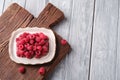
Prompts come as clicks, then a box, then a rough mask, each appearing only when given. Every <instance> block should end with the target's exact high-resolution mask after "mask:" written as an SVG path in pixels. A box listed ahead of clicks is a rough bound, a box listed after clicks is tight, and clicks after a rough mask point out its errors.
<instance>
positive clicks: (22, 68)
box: [18, 66, 26, 74]
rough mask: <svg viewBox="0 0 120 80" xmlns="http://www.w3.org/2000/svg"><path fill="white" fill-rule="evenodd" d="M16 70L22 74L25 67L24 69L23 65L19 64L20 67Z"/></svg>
mask: <svg viewBox="0 0 120 80" xmlns="http://www.w3.org/2000/svg"><path fill="white" fill-rule="evenodd" d="M18 71H19V72H20V73H22V74H24V73H25V71H26V69H25V67H23V66H21V67H19V69H18Z"/></svg>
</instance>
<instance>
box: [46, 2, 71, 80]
mask: <svg viewBox="0 0 120 80" xmlns="http://www.w3.org/2000/svg"><path fill="white" fill-rule="evenodd" d="M48 2H51V3H52V4H54V5H55V6H57V7H58V8H59V9H60V10H62V11H63V12H64V15H65V17H66V19H65V20H64V21H63V22H61V24H59V25H57V26H55V27H54V28H53V29H54V30H55V31H56V32H57V33H58V34H60V35H62V37H63V38H64V39H66V40H67V41H68V37H69V28H70V20H71V11H72V6H71V5H72V0H65V1H62V0H57V1H56V0H49V1H48ZM65 59H66V58H65ZM65 59H63V60H62V61H61V63H60V64H59V65H58V66H57V67H56V68H55V70H54V71H53V73H52V74H50V75H49V77H48V79H49V80H65V73H66V72H67V69H66V67H65V64H66V65H67V64H68V63H67V62H65Z"/></svg>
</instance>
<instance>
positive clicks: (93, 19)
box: [88, 0, 96, 80]
mask: <svg viewBox="0 0 120 80" xmlns="http://www.w3.org/2000/svg"><path fill="white" fill-rule="evenodd" d="M95 4H96V0H94V7H93V18H92V33H91V45H90V59H89V72H88V80H90V75H91V74H90V71H91V59H92V47H93V37H94V36H93V34H94V22H95V7H96V5H95Z"/></svg>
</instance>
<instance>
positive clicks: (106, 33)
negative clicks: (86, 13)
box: [90, 0, 119, 80]
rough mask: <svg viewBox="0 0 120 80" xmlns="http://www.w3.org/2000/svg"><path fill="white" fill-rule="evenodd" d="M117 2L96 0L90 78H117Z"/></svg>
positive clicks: (94, 79)
mask: <svg viewBox="0 0 120 80" xmlns="http://www.w3.org/2000/svg"><path fill="white" fill-rule="evenodd" d="M118 4H119V1H118V0H109V1H106V0H96V6H95V8H96V9H95V20H94V21H95V22H94V30H93V43H92V56H91V73H90V80H119V79H116V66H117V65H116V58H117V38H118V17H119V16H118V15H119V14H118V13H119V10H118V9H119V6H118ZM118 54H119V53H118ZM118 57H119V56H118Z"/></svg>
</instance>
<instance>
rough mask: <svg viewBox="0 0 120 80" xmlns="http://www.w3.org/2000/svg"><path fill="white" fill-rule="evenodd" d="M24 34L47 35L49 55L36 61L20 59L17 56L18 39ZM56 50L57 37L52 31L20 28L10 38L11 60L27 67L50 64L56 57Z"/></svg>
mask: <svg viewBox="0 0 120 80" xmlns="http://www.w3.org/2000/svg"><path fill="white" fill-rule="evenodd" d="M24 32H27V33H31V34H34V33H40V32H42V33H44V34H45V35H47V36H48V38H49V52H48V54H47V55H46V56H43V57H41V58H39V59H36V58H32V59H27V58H21V57H18V56H17V54H16V50H17V47H16V38H17V37H19V35H20V34H23V33H24ZM55 50H56V40H55V35H54V33H53V31H52V30H50V29H46V28H38V27H34V28H30V27H27V28H19V29H17V30H16V31H14V32H13V33H12V35H11V37H10V41H9V55H10V58H11V60H13V61H14V62H16V63H21V64H26V65H27V64H30V65H35V64H43V63H47V62H50V61H51V60H52V59H53V58H54V56H55Z"/></svg>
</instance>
